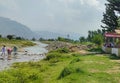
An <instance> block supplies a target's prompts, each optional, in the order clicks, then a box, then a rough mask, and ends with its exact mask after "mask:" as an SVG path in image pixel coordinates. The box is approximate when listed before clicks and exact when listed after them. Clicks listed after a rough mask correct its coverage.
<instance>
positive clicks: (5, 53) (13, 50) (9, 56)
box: [1, 45, 17, 60]
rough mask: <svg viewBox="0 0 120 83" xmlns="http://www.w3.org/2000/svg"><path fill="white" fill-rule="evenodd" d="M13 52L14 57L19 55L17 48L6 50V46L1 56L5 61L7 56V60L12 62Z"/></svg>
mask: <svg viewBox="0 0 120 83" xmlns="http://www.w3.org/2000/svg"><path fill="white" fill-rule="evenodd" d="M12 52H13V55H14V56H15V55H16V54H17V47H16V46H14V47H13V48H6V46H5V45H3V47H2V49H1V56H2V57H3V59H5V56H6V55H7V59H8V60H11V53H12Z"/></svg>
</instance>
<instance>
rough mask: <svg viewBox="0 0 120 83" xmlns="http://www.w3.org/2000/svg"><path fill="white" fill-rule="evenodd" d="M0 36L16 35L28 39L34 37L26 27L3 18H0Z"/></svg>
mask: <svg viewBox="0 0 120 83" xmlns="http://www.w3.org/2000/svg"><path fill="white" fill-rule="evenodd" d="M0 34H1V35H2V36H6V35H16V36H20V37H24V38H28V39H31V38H33V36H34V33H33V32H32V31H31V30H30V29H29V28H28V27H27V26H25V25H23V24H21V23H18V22H16V21H13V20H11V19H8V18H4V17H0Z"/></svg>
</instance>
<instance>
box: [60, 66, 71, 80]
mask: <svg viewBox="0 0 120 83" xmlns="http://www.w3.org/2000/svg"><path fill="white" fill-rule="evenodd" d="M71 73H72V69H71V68H69V67H65V68H64V69H63V70H62V72H61V73H60V76H59V77H58V79H61V78H64V77H66V76H68V75H70V74H71Z"/></svg>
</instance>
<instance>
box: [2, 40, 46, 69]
mask: <svg viewBox="0 0 120 83" xmlns="http://www.w3.org/2000/svg"><path fill="white" fill-rule="evenodd" d="M33 43H35V44H36V45H34V46H28V47H24V48H22V51H19V52H18V54H17V55H16V56H13V55H11V60H7V56H5V59H4V60H3V59H2V56H0V70H5V69H8V68H9V67H10V66H11V65H12V64H13V63H15V62H28V61H39V60H41V59H44V58H45V57H46V56H45V55H44V54H45V53H47V50H46V49H45V47H46V46H47V44H43V43H40V42H33ZM25 51H27V54H26V53H25Z"/></svg>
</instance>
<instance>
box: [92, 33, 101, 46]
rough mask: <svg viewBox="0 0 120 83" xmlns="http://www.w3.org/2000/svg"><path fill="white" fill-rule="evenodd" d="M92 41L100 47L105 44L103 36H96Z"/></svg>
mask: <svg viewBox="0 0 120 83" xmlns="http://www.w3.org/2000/svg"><path fill="white" fill-rule="evenodd" d="M92 41H93V43H95V44H97V45H98V46H100V45H101V44H102V43H103V36H102V35H101V34H96V35H94V36H93V39H92Z"/></svg>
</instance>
